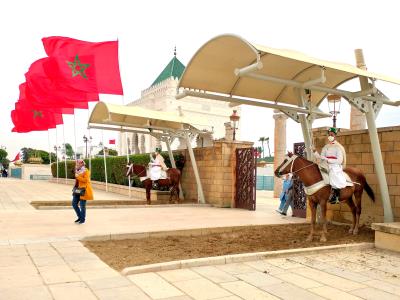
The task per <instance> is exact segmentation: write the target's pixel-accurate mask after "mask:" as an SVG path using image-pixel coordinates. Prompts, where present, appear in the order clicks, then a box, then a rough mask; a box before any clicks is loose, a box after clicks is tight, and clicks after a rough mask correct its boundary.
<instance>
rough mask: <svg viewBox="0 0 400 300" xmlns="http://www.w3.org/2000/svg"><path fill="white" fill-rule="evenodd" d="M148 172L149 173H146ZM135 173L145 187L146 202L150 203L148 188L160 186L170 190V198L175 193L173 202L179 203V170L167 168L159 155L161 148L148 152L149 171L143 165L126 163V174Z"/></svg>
mask: <svg viewBox="0 0 400 300" xmlns="http://www.w3.org/2000/svg"><path fill="white" fill-rule="evenodd" d="M148 173H149V174H148ZM133 174H135V175H136V176H138V177H139V178H140V180H141V181H142V183H143V186H144V188H145V189H146V200H147V204H150V203H151V200H150V190H151V188H153V189H158V188H161V187H168V188H169V190H170V199H169V201H170V202H172V197H173V196H174V195H175V203H179V192H180V188H179V182H180V178H181V172H180V171H179V170H178V169H175V168H167V166H166V165H165V163H164V158H163V157H162V156H161V149H160V148H156V151H155V153H152V154H150V163H149V172H148V171H147V169H146V167H145V166H142V165H135V164H129V165H127V171H126V176H130V175H133Z"/></svg>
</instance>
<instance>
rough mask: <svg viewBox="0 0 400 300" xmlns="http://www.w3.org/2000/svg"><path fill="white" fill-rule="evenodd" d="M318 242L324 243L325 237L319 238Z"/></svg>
mask: <svg viewBox="0 0 400 300" xmlns="http://www.w3.org/2000/svg"><path fill="white" fill-rule="evenodd" d="M319 241H320V242H322V243H325V242H326V236H324V235H323V236H321V238H320V239H319Z"/></svg>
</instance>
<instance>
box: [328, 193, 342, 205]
mask: <svg viewBox="0 0 400 300" xmlns="http://www.w3.org/2000/svg"><path fill="white" fill-rule="evenodd" d="M339 197H340V190H339V192H336V191H335V189H332V191H331V194H330V195H329V200H328V201H329V203H330V204H339V203H340V201H339Z"/></svg>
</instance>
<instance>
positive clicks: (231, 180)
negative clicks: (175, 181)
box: [176, 140, 253, 207]
mask: <svg viewBox="0 0 400 300" xmlns="http://www.w3.org/2000/svg"><path fill="white" fill-rule="evenodd" d="M252 145H253V143H251V142H240V141H225V140H219V141H215V142H214V145H213V147H205V148H195V149H193V151H194V155H195V158H196V162H197V166H198V169H199V175H200V180H201V183H202V186H203V191H204V197H205V200H206V203H209V204H212V205H214V206H217V207H234V206H235V203H234V201H235V177H236V175H235V174H236V154H235V150H236V149H237V148H249V147H252ZM176 152H180V153H183V154H184V155H185V157H186V163H185V168H184V169H183V174H182V180H181V184H182V189H183V191H184V196H185V200H188V199H191V200H197V186H196V179H195V176H194V172H193V168H192V163H191V161H190V156H189V152H188V150H180V151H178V150H177V151H176Z"/></svg>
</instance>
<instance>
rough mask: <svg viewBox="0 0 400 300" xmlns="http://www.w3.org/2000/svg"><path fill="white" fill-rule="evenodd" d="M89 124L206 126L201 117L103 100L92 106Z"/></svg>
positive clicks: (168, 127) (167, 127)
mask: <svg viewBox="0 0 400 300" xmlns="http://www.w3.org/2000/svg"><path fill="white" fill-rule="evenodd" d="M91 124H92V125H93V124H97V125H106V126H118V127H128V128H142V129H151V130H172V131H177V130H185V129H193V128H194V127H193V126H192V125H199V126H208V125H207V122H206V121H205V120H203V119H201V118H193V117H190V118H187V117H184V116H179V115H178V114H177V113H173V112H161V111H155V110H150V109H144V108H142V107H139V106H125V105H116V104H110V103H105V102H98V103H97V104H96V106H95V107H94V109H93V111H92V114H91V115H90V118H89V126H90V125H91Z"/></svg>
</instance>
